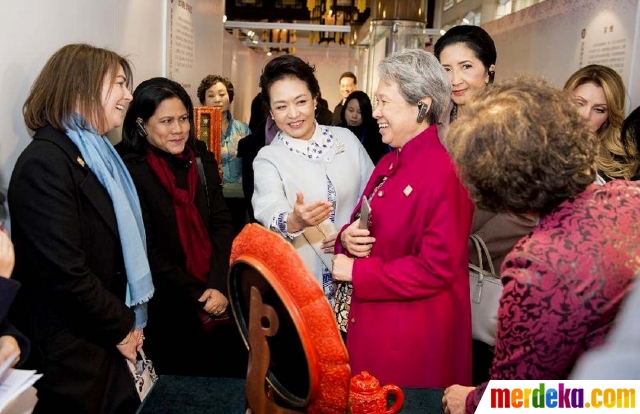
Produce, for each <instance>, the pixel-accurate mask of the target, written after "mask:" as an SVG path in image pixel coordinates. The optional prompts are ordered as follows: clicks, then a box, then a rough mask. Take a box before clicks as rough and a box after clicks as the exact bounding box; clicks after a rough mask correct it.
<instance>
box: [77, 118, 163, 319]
mask: <svg viewBox="0 0 640 414" xmlns="http://www.w3.org/2000/svg"><path fill="white" fill-rule="evenodd" d="M81 125H82V119H81V118H80V116H77V115H76V116H75V117H74V118H72V119H71V122H70V123H66V124H65V127H66V129H67V131H66V132H67V136H69V139H71V141H72V142H73V143H74V144H76V146H77V147H78V149H79V150H80V154H82V157H83V158H84V161H85V162H86V164H87V166H88V167H89V169H90V170H91V171H93V173H94V174H95V175H96V176H97V177H98V181H100V183H101V184H102V185H103V186H104V188H105V189H106V190H107V192H108V193H109V195H110V196H111V201H112V202H113V209H114V210H115V213H116V221H117V222H118V233H119V235H120V244H121V246H122V254H123V257H124V267H125V270H126V272H127V295H126V300H125V303H126V305H127V306H129V307H133V311H134V313H135V317H136V318H135V329H141V328H144V327H145V326H146V324H147V302H148V301H149V299H151V296H153V291H154V289H153V282H152V280H151V270H150V268H149V261H148V260H147V238H146V235H145V232H144V222H143V221H142V210H141V208H140V200H139V199H138V193H137V192H136V188H135V185H134V184H133V180H132V179H131V175H130V174H129V171H128V170H127V168H126V167H125V165H124V162H122V159H121V158H120V156H119V155H118V153H117V152H116V150H115V148H113V145H111V142H109V140H108V139H107V138H106V137H104V136H101V135H98V134H97V133H96V132H95V131H94V130H93V128H91V127H90V126H89V129H83V128H82V127H81Z"/></svg>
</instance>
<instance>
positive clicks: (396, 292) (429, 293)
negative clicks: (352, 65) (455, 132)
mask: <svg viewBox="0 0 640 414" xmlns="http://www.w3.org/2000/svg"><path fill="white" fill-rule="evenodd" d="M378 72H379V77H380V82H379V84H378V88H377V90H376V92H375V98H376V107H375V110H374V111H373V117H374V118H375V119H376V120H377V123H378V127H379V129H380V133H381V134H382V141H383V142H384V143H385V144H388V145H390V146H391V147H392V148H394V151H392V152H390V153H388V154H387V155H385V156H384V157H383V158H382V159H381V160H380V161H379V162H378V164H377V166H376V168H375V169H374V171H373V174H372V176H371V178H370V179H369V182H368V183H367V186H366V187H365V190H364V193H363V198H366V199H367V201H368V202H369V204H370V206H371V214H370V220H368V221H367V222H366V223H365V222H363V223H361V222H360V221H361V220H364V218H360V217H359V215H358V213H359V212H360V205H358V206H357V207H356V208H355V210H354V211H353V213H352V215H351V220H350V224H348V225H346V226H344V227H343V229H342V231H341V232H340V234H339V235H338V237H337V239H336V253H337V254H336V256H335V257H334V261H333V277H334V279H336V280H338V281H342V282H352V283H353V293H352V296H351V307H350V312H349V322H348V324H349V325H348V329H347V332H348V335H347V348H348V350H349V356H350V365H351V369H352V372H356V373H357V372H360V371H363V370H366V371H369V372H370V373H371V374H372V375H374V376H376V377H377V378H378V379H379V380H380V382H381V383H382V384H386V383H389V382H392V383H395V384H397V385H399V386H403V387H446V386H448V384H450V383H451V382H452V381H454V382H455V381H462V382H463V383H466V384H468V383H470V381H471V310H470V301H469V273H468V268H467V263H468V259H469V254H468V248H467V238H468V236H469V228H470V227H471V218H472V215H473V204H472V202H471V199H470V198H469V194H468V192H467V190H466V189H465V188H464V186H463V185H462V183H461V182H460V180H459V179H458V175H457V173H456V169H455V167H454V165H453V162H452V161H451V158H450V157H449V154H448V153H447V151H446V150H445V148H444V147H443V146H442V144H441V143H440V138H439V137H438V130H437V127H436V124H437V120H438V119H439V118H440V115H441V114H442V112H443V111H444V109H445V106H446V105H447V104H448V102H449V96H450V95H451V82H450V81H449V78H448V77H447V74H446V73H445V71H444V69H443V68H442V66H440V64H439V63H438V60H437V59H436V58H435V57H434V56H433V55H432V54H430V53H428V52H425V51H423V50H406V51H403V52H400V53H397V54H393V55H391V56H388V57H386V58H385V59H384V60H383V61H382V62H381V63H380V64H379V66H378ZM361 224H362V226H361ZM361 227H367V228H368V229H363V228H361ZM373 344H375V345H373Z"/></svg>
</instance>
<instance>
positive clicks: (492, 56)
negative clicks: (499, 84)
mask: <svg viewBox="0 0 640 414" xmlns="http://www.w3.org/2000/svg"><path fill="white" fill-rule="evenodd" d="M457 43H462V44H464V45H465V46H467V47H468V48H469V49H471V50H472V51H473V53H474V54H475V55H476V58H478V60H480V62H482V64H483V65H484V67H485V69H486V70H487V71H489V68H490V67H491V65H495V64H496V60H497V59H498V53H497V52H496V45H495V43H494V42H493V39H492V38H491V36H489V33H487V32H486V31H485V30H484V29H483V28H482V27H480V26H471V25H461V26H454V27H452V28H451V29H449V30H447V32H446V33H445V34H444V35H442V37H440V38H439V39H438V40H437V41H436V44H435V46H434V48H433V54H434V55H435V56H436V57H437V58H438V60H440V54H441V53H442V51H443V50H444V49H445V48H446V47H447V46H451V45H455V44H457ZM494 76H495V73H494V72H493V71H490V72H489V83H493V78H494Z"/></svg>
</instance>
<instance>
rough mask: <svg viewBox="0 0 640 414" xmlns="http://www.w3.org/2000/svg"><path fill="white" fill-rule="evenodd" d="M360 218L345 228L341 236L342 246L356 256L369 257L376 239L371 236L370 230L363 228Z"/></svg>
mask: <svg viewBox="0 0 640 414" xmlns="http://www.w3.org/2000/svg"><path fill="white" fill-rule="evenodd" d="M359 226H360V219H358V220H356V221H354V222H353V223H351V224H350V225H349V227H347V228H346V229H344V231H343V232H342V235H341V236H340V241H341V242H342V246H343V247H344V248H345V249H347V250H348V251H349V253H351V255H352V256H355V257H367V256H369V253H371V248H372V247H373V243H375V241H376V239H375V238H373V237H370V236H369V234H370V233H369V230H365V229H361V228H359Z"/></svg>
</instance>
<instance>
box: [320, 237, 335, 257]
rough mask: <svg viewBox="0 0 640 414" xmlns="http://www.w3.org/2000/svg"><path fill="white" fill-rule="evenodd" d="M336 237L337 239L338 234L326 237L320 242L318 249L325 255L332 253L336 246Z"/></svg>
mask: <svg viewBox="0 0 640 414" xmlns="http://www.w3.org/2000/svg"><path fill="white" fill-rule="evenodd" d="M336 237H338V233H333V234H332V235H331V236H327V237H326V238H325V239H324V240H322V245H321V246H320V248H321V249H322V251H324V252H325V253H333V248H334V247H335V245H336Z"/></svg>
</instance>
